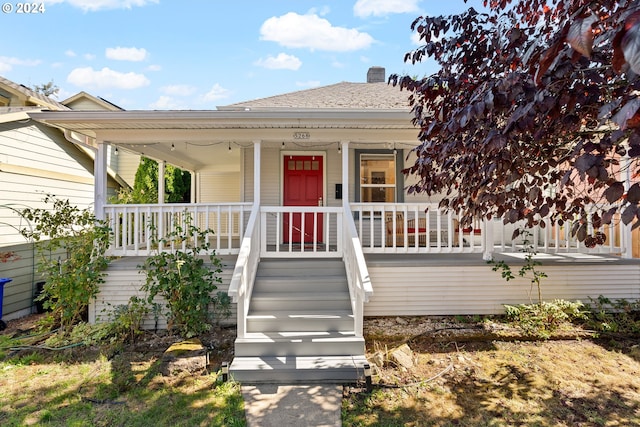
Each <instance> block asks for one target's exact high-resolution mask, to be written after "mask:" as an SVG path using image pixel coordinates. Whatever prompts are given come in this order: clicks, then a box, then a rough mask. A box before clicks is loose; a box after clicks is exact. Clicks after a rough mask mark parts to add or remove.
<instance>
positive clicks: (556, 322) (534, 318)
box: [504, 300, 587, 339]
mask: <svg viewBox="0 0 640 427" xmlns="http://www.w3.org/2000/svg"><path fill="white" fill-rule="evenodd" d="M504 308H505V312H506V317H507V319H508V320H509V321H511V322H513V323H514V324H516V325H517V326H518V327H519V328H521V329H522V330H523V331H524V333H525V334H526V335H527V336H530V337H536V338H543V339H548V338H550V337H551V335H552V334H553V333H554V332H556V331H557V330H558V329H559V328H560V327H561V326H562V325H563V324H566V323H570V322H573V321H575V320H578V319H586V318H587V313H586V311H585V307H584V304H583V303H581V302H580V301H575V302H572V301H566V300H554V301H551V302H540V303H539V304H519V305H505V306H504Z"/></svg>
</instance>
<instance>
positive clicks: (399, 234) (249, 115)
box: [30, 67, 640, 382]
mask: <svg viewBox="0 0 640 427" xmlns="http://www.w3.org/2000/svg"><path fill="white" fill-rule="evenodd" d="M407 96H408V94H407V93H406V92H400V91H399V90H398V89H397V88H394V87H391V86H389V85H387V83H386V82H385V76H384V69H383V68H380V67H372V68H371V69H370V70H369V73H368V81H367V82H366V83H348V82H341V83H337V84H334V85H329V86H325V87H319V88H315V89H309V90H303V91H299V92H294V93H289V94H284V95H281V96H274V97H270V98H264V99H258V100H253V101H248V102H243V103H238V104H233V105H229V106H225V107H218V109H217V110H215V111H53V112H38V113H32V114H30V116H31V117H32V118H33V119H35V120H36V121H38V122H41V123H44V124H48V125H51V126H55V127H58V128H60V129H65V130H67V131H68V132H72V133H73V134H74V135H76V136H77V138H78V139H81V138H84V139H85V140H86V141H87V142H88V143H90V144H91V145H92V146H93V147H94V148H95V149H96V152H97V157H96V162H97V163H96V174H95V188H96V193H95V203H94V206H95V210H96V214H97V215H98V216H100V217H103V218H105V219H107V220H108V221H109V222H110V224H111V226H112V227H113V230H114V234H115V236H116V237H115V238H114V241H113V244H112V247H111V254H113V255H118V256H121V257H122V258H121V259H120V260H119V261H117V262H114V263H113V264H112V266H111V267H110V270H109V278H108V279H107V282H106V283H105V284H104V286H103V287H102V291H101V294H100V296H99V297H98V298H97V300H96V302H95V304H93V305H92V307H91V313H90V317H91V319H92V320H94V321H95V320H97V319H98V320H99V319H100V318H101V317H102V316H103V315H104V314H105V312H107V311H108V310H109V307H111V305H115V304H124V303H126V302H127V300H128V299H129V297H130V296H131V295H134V294H137V293H138V292H139V288H140V285H141V282H142V280H143V278H142V277H141V276H140V275H139V274H138V271H137V268H136V266H137V265H138V264H140V260H141V257H144V256H146V255H148V254H149V253H150V252H151V251H152V250H153V248H151V247H150V245H149V242H150V234H149V230H148V229H147V228H146V225H145V224H149V223H150V222H153V223H154V224H157V225H158V228H159V230H160V232H161V233H162V232H163V230H166V229H168V227H170V225H171V223H172V221H173V220H174V219H175V218H180V217H181V215H184V212H185V211H186V212H189V213H190V214H191V215H192V217H193V218H194V219H195V220H196V222H197V223H198V224H199V225H201V226H202V227H203V228H208V227H211V228H213V229H214V230H215V231H216V232H215V234H213V235H211V236H210V241H211V242H212V244H213V246H214V247H215V249H216V252H217V254H219V255H221V256H222V257H223V260H224V263H225V271H224V273H223V279H224V284H223V286H222V288H223V289H224V290H227V291H228V293H229V295H231V296H232V297H233V301H234V309H235V313H236V316H237V318H236V321H237V330H238V337H237V340H236V346H235V356H236V357H235V360H234V362H233V364H232V366H231V368H232V371H233V373H234V375H235V376H236V378H238V379H240V380H242V381H254V382H255V381H261V380H264V381H267V380H268V381H273V380H274V379H275V378H277V379H280V380H296V379H301V378H307V379H321V378H324V379H326V378H333V379H334V380H335V379H348V378H353V376H354V375H361V368H362V363H363V361H364V357H363V354H364V339H363V333H362V332H363V331H362V324H363V318H364V316H403V315H445V314H449V315H450V314H489V313H501V312H502V311H503V307H502V305H503V304H506V303H509V304H514V303H522V302H528V301H529V296H528V295H529V283H528V282H527V281H526V280H523V281H520V282H519V283H516V284H508V285H507V284H506V283H505V282H504V281H503V280H502V279H501V277H500V275H499V274H498V273H496V272H493V271H492V270H491V268H490V267H489V266H488V265H487V264H486V261H485V260H486V259H488V258H490V257H492V256H495V257H505V258H507V259H509V260H510V262H512V263H518V262H519V260H520V259H521V258H522V252H521V250H520V249H521V247H522V246H521V242H519V241H511V235H512V231H513V227H504V226H503V225H502V222H501V221H499V220H497V221H486V220H480V219H478V220H477V221H476V222H475V224H474V227H473V228H472V229H463V228H462V227H460V225H459V224H458V222H457V221H456V217H457V215H456V213H454V212H444V211H440V210H439V209H438V200H437V199H429V198H427V197H424V196H419V195H412V196H409V195H407V194H405V192H404V191H403V190H404V187H405V186H406V185H407V184H408V183H409V181H410V180H411V179H412V178H411V177H408V178H405V177H404V176H403V175H402V173H401V172H400V171H401V170H402V169H403V167H404V166H405V165H408V164H411V163H412V162H413V159H412V157H411V153H410V150H411V148H413V147H414V146H415V145H416V144H417V139H416V138H417V133H418V132H417V129H416V128H414V126H413V125H412V123H411V114H410V109H409V107H408V102H407ZM114 147H117V148H119V149H121V150H126V151H131V152H134V153H138V154H141V155H142V154H144V155H145V156H147V157H151V158H154V159H156V160H158V161H159V164H160V166H161V167H162V165H163V164H164V163H165V162H166V163H170V164H173V165H176V166H178V167H181V168H183V169H186V170H189V171H191V172H192V177H193V178H192V179H193V182H192V184H193V185H192V193H193V194H192V196H193V197H192V198H191V200H192V201H193V202H192V203H190V204H182V205H175V204H172V205H168V204H156V205H109V204H107V203H106V202H107V199H106V197H105V196H106V194H107V189H106V176H107V173H106V164H107V163H106V160H107V157H108V153H109V151H110V150H112V149H114ZM406 157H408V159H406ZM160 176H162V175H160ZM568 229H569V227H551V226H548V227H546V228H544V229H539V230H534V238H533V244H534V245H535V248H536V250H537V251H538V252H539V253H540V256H541V259H542V260H543V262H544V269H545V271H546V272H547V274H548V278H547V279H545V283H544V285H543V286H544V291H543V292H544V297H545V298H547V299H553V298H565V299H571V300H573V299H582V300H585V299H587V298H588V297H594V298H595V297H598V295H600V294H603V295H607V296H608V297H610V298H614V299H615V298H633V299H635V298H638V297H639V296H640V264H639V263H638V262H637V260H630V259H628V258H630V230H629V229H628V228H626V227H623V228H616V227H610V228H609V229H607V230H606V232H607V233H608V234H609V236H610V237H611V238H610V239H609V242H610V243H609V244H608V245H607V246H605V247H600V248H597V250H589V249H587V248H584V247H583V246H581V245H580V244H579V243H578V242H576V241H575V240H573V239H572V238H571V237H570V236H569V233H568ZM148 325H149V326H151V327H153V321H152V319H149V323H148ZM330 367H331V368H334V369H328V368H330ZM324 368H327V369H324ZM305 375H306V377H305Z"/></svg>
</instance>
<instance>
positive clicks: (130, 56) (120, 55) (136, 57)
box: [105, 46, 149, 62]
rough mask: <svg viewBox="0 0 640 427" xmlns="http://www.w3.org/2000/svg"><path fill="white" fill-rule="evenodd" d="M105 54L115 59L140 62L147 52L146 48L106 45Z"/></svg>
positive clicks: (147, 54) (146, 55)
mask: <svg viewBox="0 0 640 427" xmlns="http://www.w3.org/2000/svg"><path fill="white" fill-rule="evenodd" d="M105 56H106V57H107V58H109V59H115V60H116V61H133V62H140V61H144V60H145V59H147V57H148V56H149V53H148V52H147V50H146V49H144V48H140V49H138V48H137V47H120V46H118V47H108V48H107V50H106V51H105Z"/></svg>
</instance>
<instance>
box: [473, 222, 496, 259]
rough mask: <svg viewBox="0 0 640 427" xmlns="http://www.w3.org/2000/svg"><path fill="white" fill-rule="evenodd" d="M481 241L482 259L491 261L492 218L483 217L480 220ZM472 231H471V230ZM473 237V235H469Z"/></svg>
mask: <svg viewBox="0 0 640 427" xmlns="http://www.w3.org/2000/svg"><path fill="white" fill-rule="evenodd" d="M482 222H483V224H482V228H483V230H482V242H483V244H484V253H483V254H482V259H484V260H485V261H491V260H492V259H493V224H494V223H493V220H492V219H486V218H485V219H483V220H482ZM472 233H473V231H472ZM471 238H472V239H473V236H471Z"/></svg>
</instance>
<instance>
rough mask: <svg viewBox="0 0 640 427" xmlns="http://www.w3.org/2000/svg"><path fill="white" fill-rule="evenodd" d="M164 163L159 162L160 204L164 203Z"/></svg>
mask: <svg viewBox="0 0 640 427" xmlns="http://www.w3.org/2000/svg"><path fill="white" fill-rule="evenodd" d="M164 168H165V163H164V162H158V204H160V205H161V204H163V203H164Z"/></svg>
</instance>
